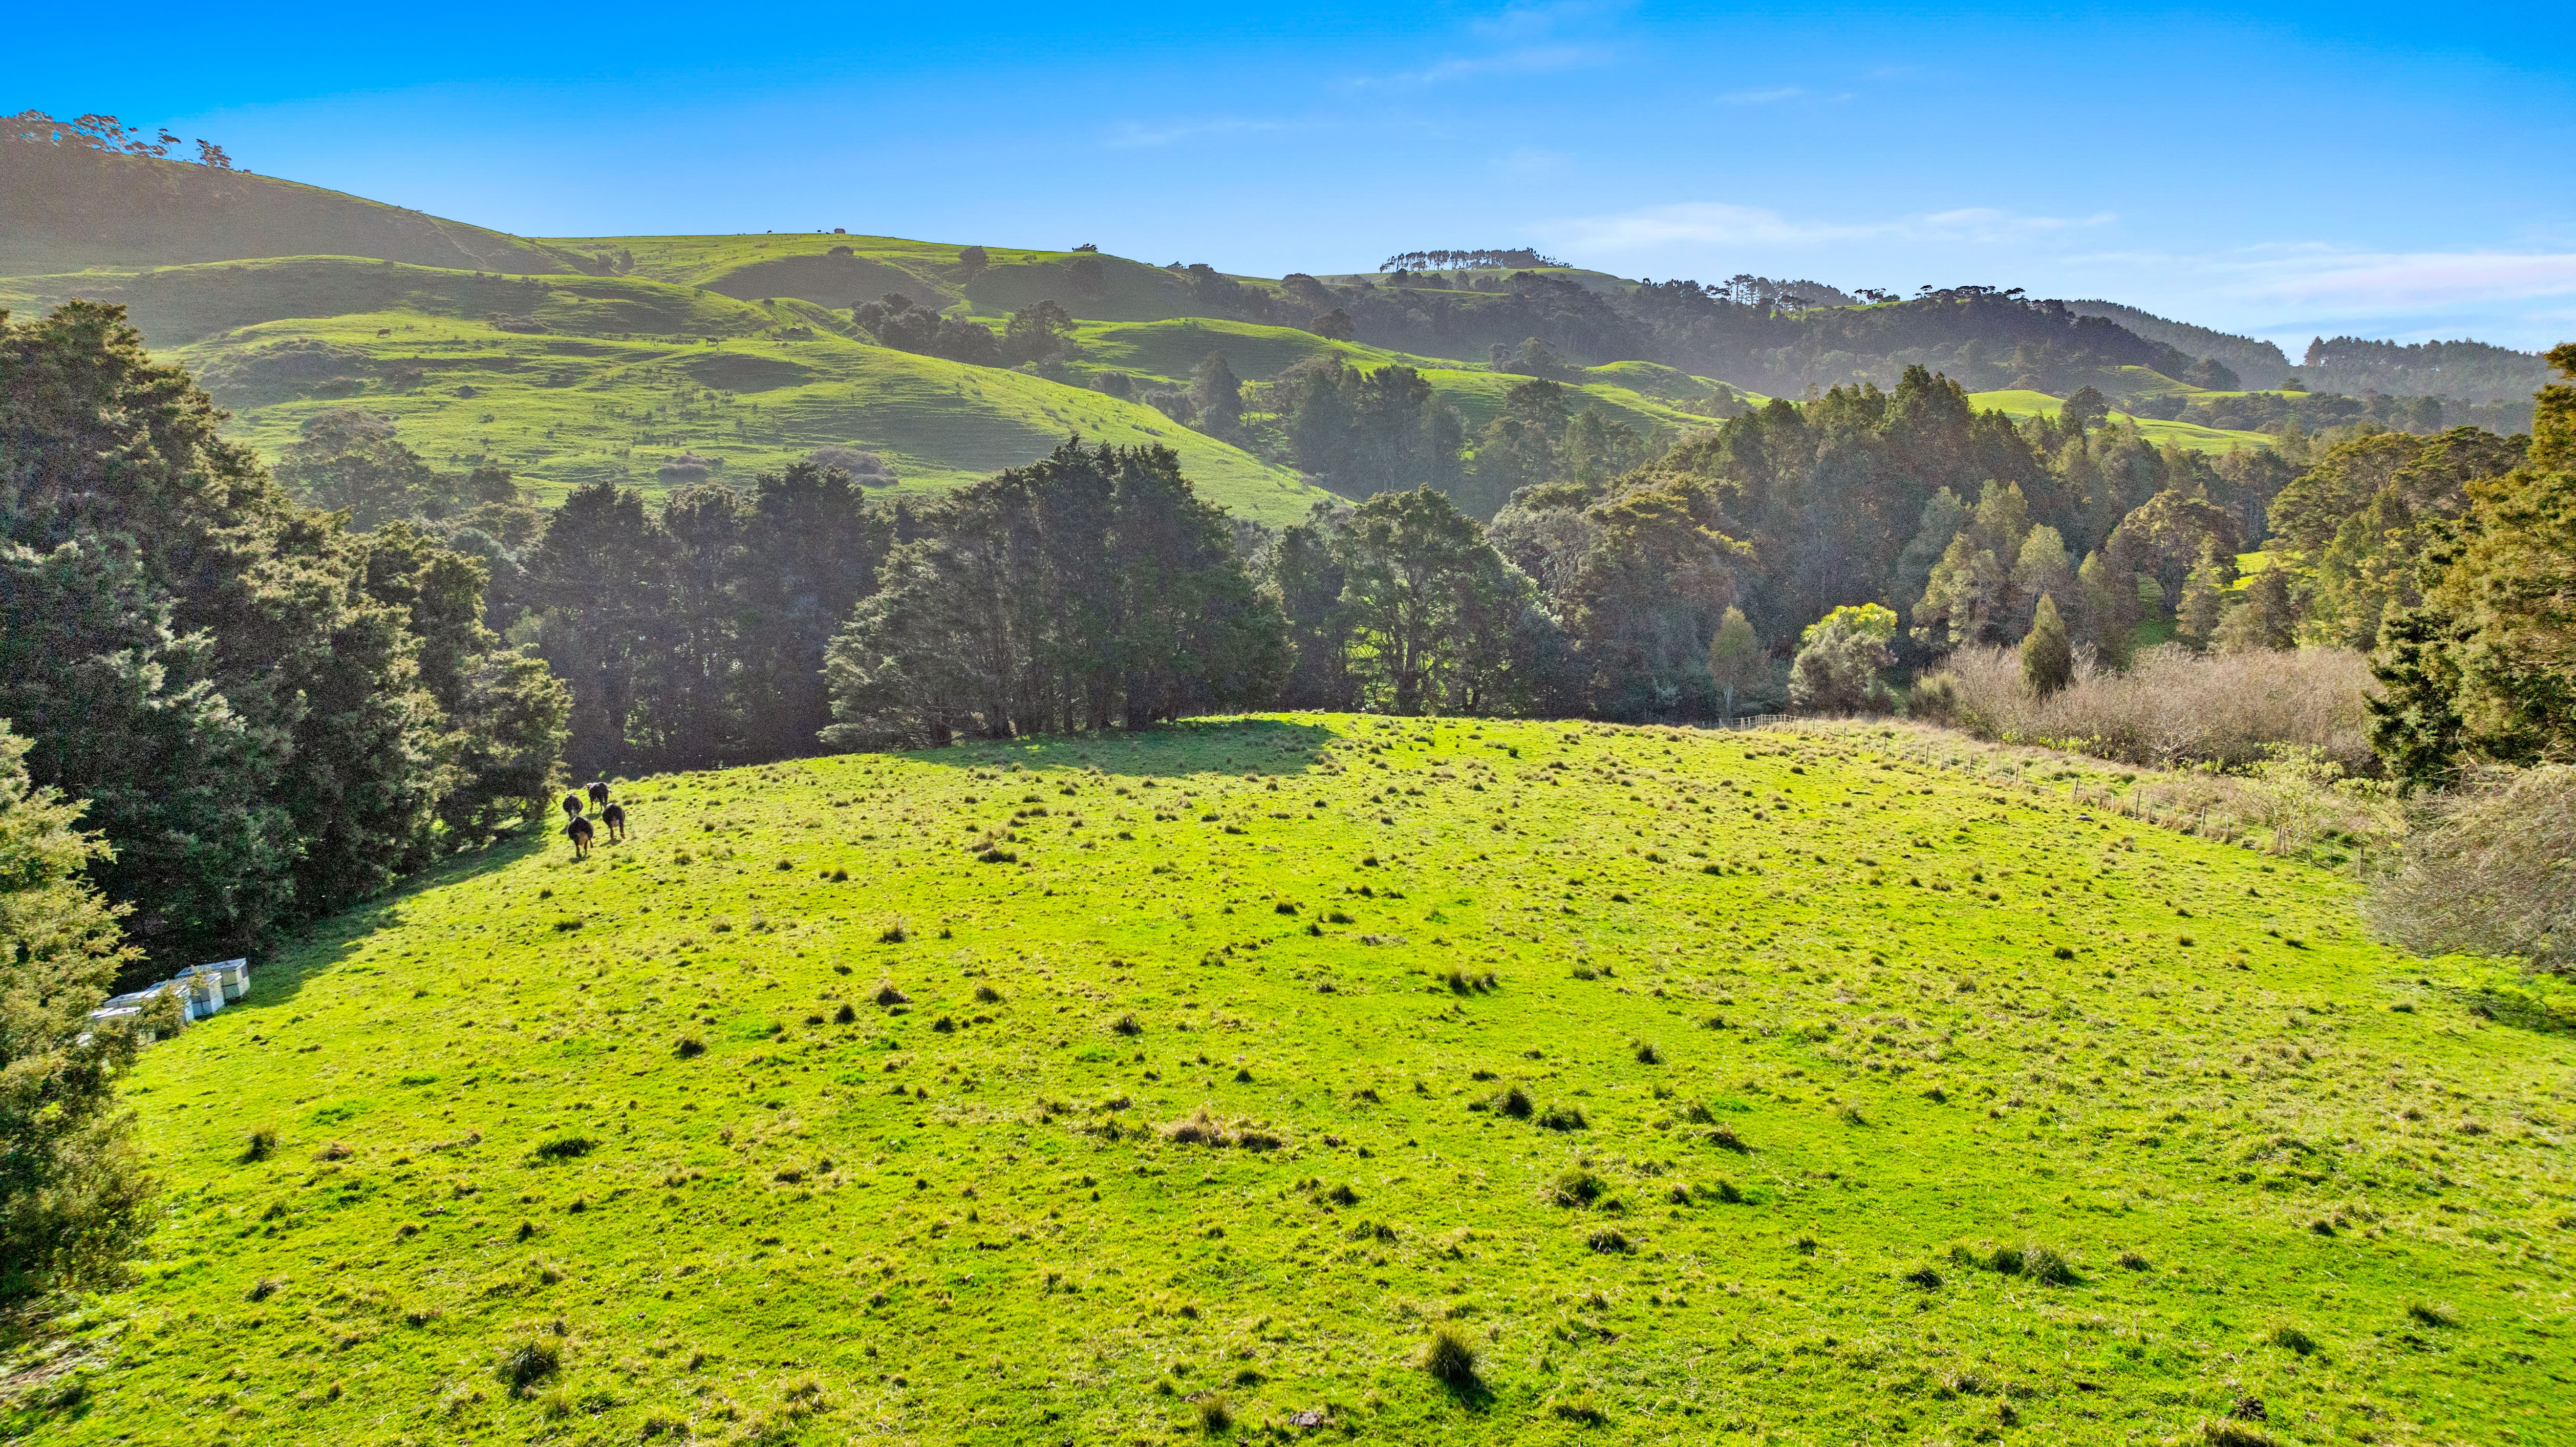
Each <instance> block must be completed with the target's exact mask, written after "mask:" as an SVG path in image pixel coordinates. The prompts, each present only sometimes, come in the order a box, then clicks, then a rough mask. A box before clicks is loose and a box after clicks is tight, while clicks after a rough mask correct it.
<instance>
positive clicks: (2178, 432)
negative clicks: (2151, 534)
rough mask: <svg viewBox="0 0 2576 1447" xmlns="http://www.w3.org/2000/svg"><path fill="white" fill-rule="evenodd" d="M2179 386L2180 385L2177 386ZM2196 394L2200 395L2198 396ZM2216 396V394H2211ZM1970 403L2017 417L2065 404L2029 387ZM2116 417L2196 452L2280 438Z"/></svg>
mask: <svg viewBox="0 0 2576 1447" xmlns="http://www.w3.org/2000/svg"><path fill="white" fill-rule="evenodd" d="M2176 385H2177V386H2178V385H2180V384H2179V383H2177V384H2176ZM2194 395H2200V394H2197V393H2195V394H2194ZM2212 395H2215V394H2212ZM1968 401H1969V402H1970V403H1971V404H1972V405H1974V406H1975V407H1976V408H1977V409H1978V410H1979V411H1984V412H2002V413H2006V414H2008V415H2011V416H2014V417H2034V416H2038V415H2040V414H2042V413H2045V414H2047V415H2049V416H2052V417H2053V416H2055V415H2056V414H2057V411H2058V409H2059V408H2061V407H2063V406H2065V405H2066V399H2065V398H2063V397H2052V396H2050V395H2048V394H2047V393H2045V392H2033V391H2031V390H2029V389H2027V388H2021V389H2008V390H2005V391H2001V392H1971V393H1969V394H1968ZM2111 415H2112V416H2114V417H2117V418H2119V419H2120V420H2122V421H2124V422H2128V423H2132V424H2134V425H2135V426H2136V427H2137V429H2138V433H2139V435H2140V436H2142V437H2144V438H2146V439H2147V440H2148V441H2149V442H2154V443H2159V444H2161V443H2167V442H2170V443H2172V444H2174V445H2175V446H2177V447H2183V448H2188V449H2189V450H2191V451H2194V452H2233V451H2235V450H2236V449H2237V448H2240V447H2270V446H2272V445H2274V444H2275V443H2276V442H2278V441H2279V440H2280V439H2278V438H2276V437H2273V436H2272V435H2271V434H2269V433H2265V432H2241V431H2237V430H2234V429H2232V428H2225V427H2203V426H2201V425H2200V424H2199V423H2197V422H2165V421H2159V420H2157V419H2155V418H2152V417H2132V416H2130V415H2129V414H2128V413H2126V412H2117V411H2115V412H2113V413H2112V414H2111Z"/></svg>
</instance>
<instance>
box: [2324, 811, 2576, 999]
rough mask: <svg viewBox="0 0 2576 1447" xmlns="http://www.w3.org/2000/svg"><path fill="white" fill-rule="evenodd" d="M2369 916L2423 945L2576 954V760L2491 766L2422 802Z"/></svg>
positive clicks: (2558, 957)
mask: <svg viewBox="0 0 2576 1447" xmlns="http://www.w3.org/2000/svg"><path fill="white" fill-rule="evenodd" d="M2369 916H2370V922H2371V924H2372V925H2373V926H2374V927H2375V928H2376V929H2377V930H2378V932H2379V934H2380V935H2381V937H2382V938H2384V939H2387V940H2388V941H2390V942H2391V943H2394V944H2397V945H2400V946H2403V947H2404V948H2407V949H2410V950H2414V951H2417V952H2419V953H2422V954H2447V953H2453V952H2457V953H2463V954H2480V955H2520V956H2522V957H2523V958H2525V959H2527V960H2529V961H2530V962H2531V963H2532V964H2533V965H2535V966H2538V967H2540V968H2543V969H2552V970H2563V969H2566V968H2567V967H2568V966H2570V965H2571V964H2576V767H2571V766H2569V765H2566V764H2544V765H2541V766H2540V767H2538V768H2531V769H2504V768H2497V769H2488V770H2484V771H2481V772H2479V773H2476V774H2473V775H2471V776H2470V777H2469V778H2468V780H2467V781H2466V782H2465V784H2464V785H2463V787H2461V788H2460V789H2458V790H2456V791H2455V792H2453V793H2451V794H2448V795H2445V796H2443V797H2441V798H2439V799H2436V800H2433V801H2431V802H2430V803H2428V804H2425V805H2422V806H2419V807H2418V809H2417V810H2416V811H2415V814H2414V817H2413V818H2411V819H2410V820H2409V821H2408V828H2407V831H2406V843H2405V864H2404V866H2403V867H2402V868H2400V869H2399V870H2398V871H2397V872H2396V873H2395V874H2393V875H2390V876H2388V877H2387V878H2384V879H2382V880H2381V881H2380V882H2379V883H2378V884H2377V885H2376V886H2375V887H2374V888H2373V889H2372V890H2371V895H2370V904H2369Z"/></svg>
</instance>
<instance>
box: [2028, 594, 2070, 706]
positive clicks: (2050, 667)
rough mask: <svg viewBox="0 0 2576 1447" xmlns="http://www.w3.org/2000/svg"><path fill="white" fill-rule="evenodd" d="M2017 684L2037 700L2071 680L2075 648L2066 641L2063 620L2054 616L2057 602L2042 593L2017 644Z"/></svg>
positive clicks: (2064, 621)
mask: <svg viewBox="0 0 2576 1447" xmlns="http://www.w3.org/2000/svg"><path fill="white" fill-rule="evenodd" d="M2021 681H2022V684H2023V685H2024V686H2025V687H2027V688H2028V689H2029V690H2030V691H2031V692H2032V693H2033V694H2034V695H2036V696H2038V697H2040V698H2046V697H2048V696H2049V695H2050V694H2053V693H2055V692H2057V691H2058V690H2059V689H2061V688H2064V687H2065V686H2066V685H2068V684H2070V683H2073V682H2074V681H2075V647H2074V645H2073V644H2071V643H2069V642H2068V641H2067V639H2066V620H2065V619H2063V618H2060V617H2058V616H2057V600H2056V599H2055V598H2053V597H2051V596H2050V595H2048V594H2046V593H2042V594H2040V595H2039V609H2038V612H2037V613H2036V614H2035V615H2033V617H2032V619H2031V624H2030V634H2029V636H2027V637H2025V638H2023V639H2022V641H2021Z"/></svg>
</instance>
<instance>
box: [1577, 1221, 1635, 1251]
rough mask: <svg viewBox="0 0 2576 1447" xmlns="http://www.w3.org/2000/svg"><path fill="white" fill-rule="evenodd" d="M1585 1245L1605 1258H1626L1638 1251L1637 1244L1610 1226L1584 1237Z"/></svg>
mask: <svg viewBox="0 0 2576 1447" xmlns="http://www.w3.org/2000/svg"><path fill="white" fill-rule="evenodd" d="M1583 1244H1584V1245H1585V1246H1586V1247H1588V1248H1590V1249H1591V1250H1594V1251H1597V1252H1599V1253H1601V1254H1602V1255H1604V1256H1625V1255H1627V1254H1628V1253H1629V1252H1632V1251H1634V1250H1636V1249H1637V1246H1636V1243H1635V1242H1632V1241H1630V1240H1629V1239H1628V1238H1627V1237H1626V1236H1623V1235H1621V1234H1620V1233H1619V1232H1617V1231H1615V1230H1613V1229H1611V1228H1610V1227H1608V1226H1604V1227H1602V1228H1601V1229H1599V1230H1597V1231H1595V1232H1593V1233H1592V1234H1591V1235H1589V1236H1586V1237H1584V1238H1583Z"/></svg>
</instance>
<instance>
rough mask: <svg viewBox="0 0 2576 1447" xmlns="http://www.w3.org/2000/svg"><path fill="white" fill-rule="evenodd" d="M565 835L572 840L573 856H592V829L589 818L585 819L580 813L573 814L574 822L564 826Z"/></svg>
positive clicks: (584, 857) (582, 857) (576, 857)
mask: <svg viewBox="0 0 2576 1447" xmlns="http://www.w3.org/2000/svg"><path fill="white" fill-rule="evenodd" d="M564 837H565V838H567V839H570V840H571V841H572V857H573V858H575V859H588V858H589V857H590V839H591V831H590V821H589V820H587V819H584V818H583V817H581V816H580V815H579V814H575V815H573V816H572V822H571V823H569V824H566V825H565V826H564Z"/></svg>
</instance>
